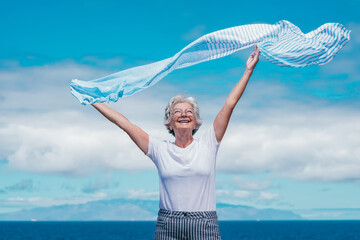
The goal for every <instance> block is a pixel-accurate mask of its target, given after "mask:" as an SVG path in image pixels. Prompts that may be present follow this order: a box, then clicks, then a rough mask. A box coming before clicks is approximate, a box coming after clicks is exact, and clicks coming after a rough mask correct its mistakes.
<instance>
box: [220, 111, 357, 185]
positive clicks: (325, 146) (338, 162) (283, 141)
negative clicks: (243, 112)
mask: <svg viewBox="0 0 360 240" xmlns="http://www.w3.org/2000/svg"><path fill="white" fill-rule="evenodd" d="M299 110H300V111H299ZM305 110H306V111H301V108H299V109H296V108H293V109H291V108H289V107H284V108H283V109H282V114H280V115H277V116H276V115H275V116H271V115H267V113H268V112H271V111H269V110H268V111H267V113H264V114H259V115H258V116H259V118H258V119H256V120H254V122H248V121H241V122H239V123H235V124H234V122H233V123H232V124H231V127H230V129H229V131H228V132H231V134H228V135H227V136H226V137H225V138H224V141H223V143H222V146H221V149H220V150H219V156H218V169H219V170H220V171H225V172H237V173H255V172H266V171H269V172H272V173H274V174H276V175H279V176H286V177H290V178H293V179H297V180H316V181H346V180H353V179H359V176H360V164H359V161H360V139H359V137H358V136H359V135H360V126H359V124H358V119H359V117H360V113H358V112H352V110H351V109H336V108H328V109H326V108H325V109H324V108H323V109H322V110H319V109H314V110H313V111H311V110H310V109H305ZM274 112H276V110H274Z"/></svg>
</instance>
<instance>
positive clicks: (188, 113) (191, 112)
mask: <svg viewBox="0 0 360 240" xmlns="http://www.w3.org/2000/svg"><path fill="white" fill-rule="evenodd" d="M183 113H185V115H186V116H194V110H193V109H191V108H188V109H185V111H183V110H181V109H178V108H177V109H174V111H173V112H172V114H173V115H174V116H177V117H178V116H181V115H182V114H183Z"/></svg>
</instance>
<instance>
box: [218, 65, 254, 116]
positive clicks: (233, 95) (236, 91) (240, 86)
mask: <svg viewBox="0 0 360 240" xmlns="http://www.w3.org/2000/svg"><path fill="white" fill-rule="evenodd" d="M252 72H253V70H249V69H246V70H245V72H244V74H243V76H242V77H241V78H240V80H239V81H238V83H237V84H236V85H235V87H234V88H233V89H232V91H231V92H230V94H229V96H228V97H227V99H226V101H225V105H224V107H225V108H228V110H231V111H232V110H233V109H234V107H235V106H236V104H237V102H238V101H239V99H240V98H241V96H242V94H243V93H244V91H245V88H246V85H247V83H248V82H249V79H250V77H251V75H252Z"/></svg>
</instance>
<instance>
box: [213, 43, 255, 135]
mask: <svg viewBox="0 0 360 240" xmlns="http://www.w3.org/2000/svg"><path fill="white" fill-rule="evenodd" d="M259 54H260V52H259V49H258V48H257V46H256V45H255V47H254V51H253V52H252V54H251V55H250V57H249V59H248V60H247V62H246V70H245V73H244V75H243V76H242V77H241V79H240V80H239V82H238V83H237V84H236V85H235V87H234V88H233V89H232V91H231V92H230V94H229V96H228V97H227V99H226V101H225V104H224V106H223V107H222V109H221V110H220V112H219V113H218V115H217V116H216V118H215V120H214V130H215V136H216V140H217V141H218V142H220V141H221V140H222V138H223V137H224V134H225V131H226V128H227V126H228V123H229V120H230V117H231V114H232V111H233V110H234V108H235V106H236V104H237V102H238V101H239V99H240V98H241V95H242V94H243V92H244V91H245V88H246V85H247V83H248V81H249V79H250V77H251V74H252V73H253V71H254V68H255V66H256V64H257V62H258V61H259Z"/></svg>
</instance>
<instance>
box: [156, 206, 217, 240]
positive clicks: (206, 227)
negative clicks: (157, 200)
mask: <svg viewBox="0 0 360 240" xmlns="http://www.w3.org/2000/svg"><path fill="white" fill-rule="evenodd" d="M154 239H155V240H191V239H192V240H195V239H196V240H205V239H206V240H212V239H214V240H215V239H216V240H219V239H220V240H221V237H220V232H219V224H218V220H217V215H216V211H204V212H181V211H169V210H164V209H160V210H159V214H158V218H157V222H156V231H155V237H154Z"/></svg>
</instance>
